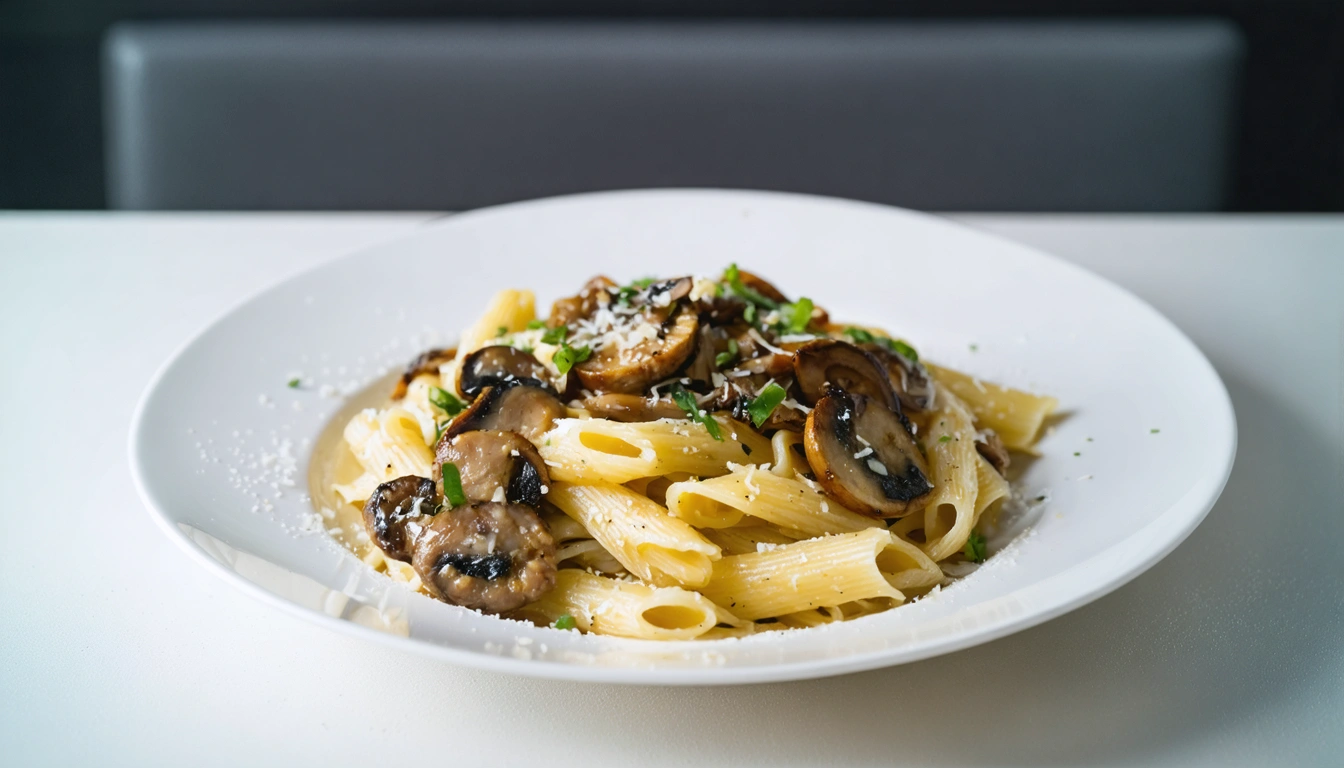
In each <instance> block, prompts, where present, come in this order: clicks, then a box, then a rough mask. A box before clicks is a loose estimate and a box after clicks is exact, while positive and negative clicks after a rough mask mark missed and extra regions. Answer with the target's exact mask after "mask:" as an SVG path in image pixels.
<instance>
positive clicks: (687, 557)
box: [546, 481, 722, 588]
mask: <svg viewBox="0 0 1344 768" xmlns="http://www.w3.org/2000/svg"><path fill="white" fill-rule="evenodd" d="M546 499H547V500H548V501H549V502H551V503H552V504H554V505H555V506H556V507H559V508H560V510H561V511H563V512H564V513H565V514H566V515H569V516H570V517H572V518H573V519H575V520H577V521H578V522H580V523H582V524H583V527H584V528H586V529H587V530H588V532H589V533H590V534H591V535H592V537H593V538H594V539H596V540H597V541H598V542H599V543H600V544H601V545H602V546H603V547H604V548H605V549H606V550H607V551H608V552H610V553H611V555H612V557H614V558H616V560H617V561H618V562H620V564H621V565H623V566H625V569H626V570H628V571H630V572H631V573H633V574H635V575H636V576H638V577H639V578H641V579H644V580H646V581H649V582H652V583H653V584H655V585H657V586H674V585H675V586H684V587H691V588H698V587H702V586H704V585H705V584H706V583H707V582H708V581H709V577H710V574H711V573H712V572H713V561H715V560H717V559H719V557H720V556H721V555H722V553H721V551H720V550H719V548H718V546H717V545H715V544H714V543H713V542H711V541H709V540H708V539H706V538H705V537H703V536H701V535H700V534H699V533H697V532H696V531H695V529H694V528H692V527H690V526H689V525H687V524H686V523H685V522H683V521H681V520H678V519H676V518H674V517H672V516H671V515H669V514H667V510H665V509H663V508H662V507H660V506H658V505H657V504H655V503H653V502H652V501H650V500H649V499H648V498H646V497H644V496H641V495H640V494H638V493H635V492H634V491H632V490H630V489H629V488H626V487H624V486H620V485H616V484H615V483H594V484H592V485H574V484H571V483H562V482H554V481H552V484H551V488H550V492H549V493H548V494H547V495H546Z"/></svg>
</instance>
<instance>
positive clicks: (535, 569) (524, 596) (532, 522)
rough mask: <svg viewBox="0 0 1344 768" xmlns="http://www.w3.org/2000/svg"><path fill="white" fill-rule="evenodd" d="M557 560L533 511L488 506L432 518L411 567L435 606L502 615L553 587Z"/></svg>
mask: <svg viewBox="0 0 1344 768" xmlns="http://www.w3.org/2000/svg"><path fill="white" fill-rule="evenodd" d="M555 555H556V547H555V539H554V538H552V536H551V534H550V531H549V530H547V528H546V524H545V523H544V522H543V521H542V519H541V517H540V516H538V515H537V513H536V511H535V510H533V509H532V508H531V507H528V506H524V505H522V504H507V503H496V502H489V501H486V502H476V503H473V504H464V505H462V506H460V507H455V508H453V509H447V510H444V511H442V512H440V513H439V514H437V515H435V516H434V518H433V519H432V520H430V521H429V523H428V525H426V526H425V529H424V531H423V532H422V533H421V534H420V536H419V537H418V538H417V539H416V542H415V554H414V556H413V557H412V559H411V565H412V566H413V567H414V568H415V571H416V573H417V574H419V575H420V580H421V581H422V582H423V583H424V585H425V589H427V590H428V591H429V593H430V594H431V595H433V596H434V597H436V598H438V599H439V600H442V601H444V602H447V603H452V604H454V605H461V606H465V607H467V608H475V609H478V610H481V611H485V612H486V613H504V612H506V611H512V610H514V609H516V608H521V607H522V606H524V605H526V604H528V603H530V602H532V601H533V600H536V599H537V598H539V597H541V596H542V595H544V594H546V593H547V592H549V591H550V590H551V588H552V587H554V586H555V572H556V560H555Z"/></svg>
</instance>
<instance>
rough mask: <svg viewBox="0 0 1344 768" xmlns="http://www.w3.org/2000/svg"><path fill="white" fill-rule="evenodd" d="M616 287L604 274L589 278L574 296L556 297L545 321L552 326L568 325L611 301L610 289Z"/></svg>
mask: <svg viewBox="0 0 1344 768" xmlns="http://www.w3.org/2000/svg"><path fill="white" fill-rule="evenodd" d="M614 288H616V283H615V282H613V281H612V279H611V278H609V277H607V276H606V275H598V276H597V277H594V278H593V279H592V280H589V281H588V282H587V283H586V284H585V285H584V286H583V290H581V291H579V292H578V294H576V295H574V296H569V297H566V298H563V299H558V300H557V301H556V302H555V303H554V304H552V305H551V317H550V321H549V322H548V323H547V324H548V325H550V326H551V327H552V328H559V327H560V326H562V325H570V324H572V323H573V322H574V321H576V320H578V319H580V318H584V317H588V316H589V315H591V314H593V313H594V312H596V311H597V309H598V307H603V306H606V305H607V304H608V303H609V302H610V301H611V293H610V291H611V290H613V289H614Z"/></svg>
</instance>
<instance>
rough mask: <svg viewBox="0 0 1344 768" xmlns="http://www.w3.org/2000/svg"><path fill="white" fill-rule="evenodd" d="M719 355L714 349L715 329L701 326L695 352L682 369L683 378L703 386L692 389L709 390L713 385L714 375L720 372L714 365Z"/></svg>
mask: <svg viewBox="0 0 1344 768" xmlns="http://www.w3.org/2000/svg"><path fill="white" fill-rule="evenodd" d="M717 354H718V353H717V352H716V351H715V349H714V331H713V329H712V328H710V327H709V326H707V325H704V324H701V326H700V332H699V334H698V338H697V341H696V346H695V352H694V353H692V354H691V356H690V358H688V359H687V362H686V364H685V365H684V366H683V368H682V377H683V378H686V379H690V380H691V381H692V382H696V383H698V384H699V385H701V386H699V387H692V388H693V389H702V388H708V387H710V386H711V385H712V382H713V379H714V374H715V373H717V372H718V370H719V367H718V366H717V365H715V364H714V357H715V355H717Z"/></svg>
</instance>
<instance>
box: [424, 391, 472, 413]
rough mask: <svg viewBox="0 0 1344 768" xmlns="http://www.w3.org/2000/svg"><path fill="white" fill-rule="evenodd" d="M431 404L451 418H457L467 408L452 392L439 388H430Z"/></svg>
mask: <svg viewBox="0 0 1344 768" xmlns="http://www.w3.org/2000/svg"><path fill="white" fill-rule="evenodd" d="M429 402H430V403H432V404H433V405H434V406H435V407H436V408H438V409H439V410H441V411H443V412H444V413H446V414H448V415H449V416H456V415H457V414H459V413H461V412H462V409H463V408H466V407H467V406H466V405H464V404H463V403H462V401H461V400H458V399H457V397H456V396H455V395H453V393H452V392H449V391H448V390H446V389H440V388H439V387H430V388H429Z"/></svg>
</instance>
